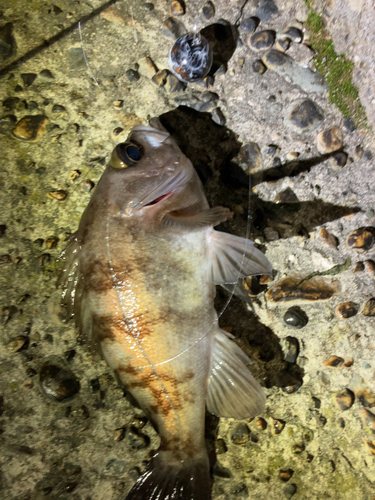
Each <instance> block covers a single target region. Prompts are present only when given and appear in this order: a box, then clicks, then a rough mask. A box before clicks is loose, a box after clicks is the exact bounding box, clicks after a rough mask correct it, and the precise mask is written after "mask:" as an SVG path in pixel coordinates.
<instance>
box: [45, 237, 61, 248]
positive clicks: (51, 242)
mask: <svg viewBox="0 0 375 500" xmlns="http://www.w3.org/2000/svg"><path fill="white" fill-rule="evenodd" d="M58 242H59V238H58V237H57V236H50V237H49V238H47V239H46V246H47V247H48V248H56V247H57V244H58Z"/></svg>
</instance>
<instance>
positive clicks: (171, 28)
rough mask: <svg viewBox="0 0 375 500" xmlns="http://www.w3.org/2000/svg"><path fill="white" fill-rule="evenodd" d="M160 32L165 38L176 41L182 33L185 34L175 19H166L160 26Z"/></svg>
mask: <svg viewBox="0 0 375 500" xmlns="http://www.w3.org/2000/svg"><path fill="white" fill-rule="evenodd" d="M161 32H162V34H163V35H165V36H169V37H171V38H175V39H177V38H180V37H181V36H182V35H183V34H184V33H186V28H185V26H184V25H183V24H182V23H181V22H180V21H178V20H177V19H174V18H173V17H168V19H166V20H165V21H164V23H163V25H162V28H161Z"/></svg>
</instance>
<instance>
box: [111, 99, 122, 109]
mask: <svg viewBox="0 0 375 500" xmlns="http://www.w3.org/2000/svg"><path fill="white" fill-rule="evenodd" d="M112 105H113V107H114V108H115V109H122V108H123V107H124V101H122V100H117V101H113V102H112Z"/></svg>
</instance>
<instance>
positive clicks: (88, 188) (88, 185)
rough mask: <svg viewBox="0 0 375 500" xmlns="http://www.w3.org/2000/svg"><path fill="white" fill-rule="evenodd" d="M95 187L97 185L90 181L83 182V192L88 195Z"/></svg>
mask: <svg viewBox="0 0 375 500" xmlns="http://www.w3.org/2000/svg"><path fill="white" fill-rule="evenodd" d="M94 187H95V183H94V182H92V181H91V180H90V179H85V180H84V181H82V182H81V188H82V189H83V191H85V192H86V193H90V191H92V190H93V189H94Z"/></svg>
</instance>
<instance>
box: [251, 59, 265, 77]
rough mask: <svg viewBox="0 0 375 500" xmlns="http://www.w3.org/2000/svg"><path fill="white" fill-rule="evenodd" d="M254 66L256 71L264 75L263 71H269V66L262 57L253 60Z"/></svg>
mask: <svg viewBox="0 0 375 500" xmlns="http://www.w3.org/2000/svg"><path fill="white" fill-rule="evenodd" d="M252 68H253V71H254V73H258V74H259V75H263V73H265V72H266V71H267V66H265V65H264V64H263V62H262V61H261V60H260V59H257V60H256V61H254V62H253V64H252Z"/></svg>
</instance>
